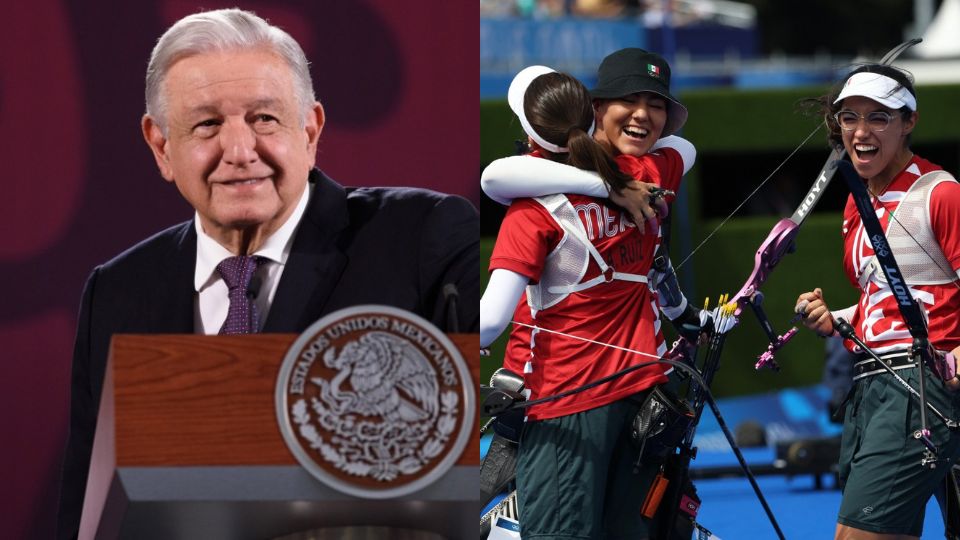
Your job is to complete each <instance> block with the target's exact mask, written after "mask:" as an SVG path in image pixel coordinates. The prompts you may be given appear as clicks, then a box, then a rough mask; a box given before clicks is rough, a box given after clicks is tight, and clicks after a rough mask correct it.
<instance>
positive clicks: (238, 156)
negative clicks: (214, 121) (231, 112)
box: [220, 121, 260, 167]
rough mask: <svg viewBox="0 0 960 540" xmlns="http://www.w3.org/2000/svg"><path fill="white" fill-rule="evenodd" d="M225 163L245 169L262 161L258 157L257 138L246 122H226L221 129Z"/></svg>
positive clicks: (221, 143)
mask: <svg viewBox="0 0 960 540" xmlns="http://www.w3.org/2000/svg"><path fill="white" fill-rule="evenodd" d="M220 145H221V146H222V148H223V161H224V162H225V163H227V164H230V165H233V166H235V167H244V166H246V165H249V164H250V163H254V162H256V161H257V160H259V159H260V157H259V156H258V155H257V136H256V134H255V133H254V132H253V129H251V127H250V126H249V125H247V123H246V122H241V121H238V122H224V124H223V127H222V128H221V129H220Z"/></svg>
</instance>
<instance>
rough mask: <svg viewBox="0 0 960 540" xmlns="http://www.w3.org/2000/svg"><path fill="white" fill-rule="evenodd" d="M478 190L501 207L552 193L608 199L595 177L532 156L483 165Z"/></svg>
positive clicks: (597, 177) (604, 187)
mask: <svg viewBox="0 0 960 540" xmlns="http://www.w3.org/2000/svg"><path fill="white" fill-rule="evenodd" d="M480 187H481V188H482V189H483V192H484V193H486V194H487V197H490V198H491V199H493V200H495V201H497V202H498V203H500V204H503V205H509V204H510V201H512V200H513V199H519V198H521V197H541V196H543V195H553V194H554V193H576V194H579V195H589V196H591V197H600V198H607V197H608V196H609V190H608V189H607V186H606V184H604V183H603V180H602V179H601V178H600V175H599V174H597V173H595V172H591V171H585V170H583V169H578V168H576V167H571V166H569V165H564V164H562V163H557V162H556V161H550V160H549V159H543V158H538V157H534V156H512V157H507V158H501V159H498V160H496V161H494V162H493V163H491V164H490V165H487V168H486V169H484V170H483V174H482V175H481V176H480Z"/></svg>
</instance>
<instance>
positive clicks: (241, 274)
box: [217, 255, 263, 334]
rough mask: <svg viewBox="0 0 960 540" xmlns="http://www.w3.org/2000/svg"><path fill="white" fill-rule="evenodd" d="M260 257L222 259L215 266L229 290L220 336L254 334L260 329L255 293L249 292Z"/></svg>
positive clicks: (243, 256)
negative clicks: (227, 305)
mask: <svg viewBox="0 0 960 540" xmlns="http://www.w3.org/2000/svg"><path fill="white" fill-rule="evenodd" d="M262 261H263V259H262V258H261V257H248V256H246V255H239V256H236V257H230V258H228V259H224V260H223V261H221V262H220V264H218V265H217V272H220V275H221V276H222V277H223V281H224V282H225V283H226V284H227V288H228V289H230V309H229V311H227V320H225V321H223V326H221V327H220V333H221V334H255V333H256V332H257V331H259V329H260V317H259V314H258V313H257V306H256V303H255V302H254V299H255V298H256V293H254V292H253V291H251V290H250V279H251V278H253V274H254V272H256V271H257V266H259V265H260V263H261V262H262Z"/></svg>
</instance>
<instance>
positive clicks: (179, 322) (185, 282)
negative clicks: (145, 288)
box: [154, 221, 197, 334]
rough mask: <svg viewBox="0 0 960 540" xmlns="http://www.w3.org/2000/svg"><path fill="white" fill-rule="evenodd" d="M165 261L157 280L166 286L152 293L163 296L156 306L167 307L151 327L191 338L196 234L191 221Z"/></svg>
mask: <svg viewBox="0 0 960 540" xmlns="http://www.w3.org/2000/svg"><path fill="white" fill-rule="evenodd" d="M165 260H166V265H164V270H163V272H162V275H161V276H160V277H159V279H162V280H166V285H164V286H160V287H157V288H156V289H155V290H156V291H157V293H159V294H162V295H164V296H165V297H164V298H158V299H157V305H163V306H168V307H167V308H166V309H163V310H160V311H161V313H162V317H160V319H159V320H157V321H155V323H154V327H155V328H157V332H165V333H177V334H192V333H193V332H194V324H193V311H194V306H193V300H194V292H195V291H194V287H193V275H194V272H195V269H196V264H197V233H196V230H195V229H194V224H193V221H188V222H187V223H185V224H184V226H183V229H182V230H181V231H179V233H178V234H177V238H176V243H175V244H174V246H173V251H172V253H170V255H169V256H168V257H166V258H165ZM172 291H176V292H172Z"/></svg>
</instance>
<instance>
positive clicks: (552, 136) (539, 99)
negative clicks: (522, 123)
mask: <svg viewBox="0 0 960 540" xmlns="http://www.w3.org/2000/svg"><path fill="white" fill-rule="evenodd" d="M524 113H525V114H526V116H527V119H528V121H529V122H530V125H531V127H532V128H533V129H534V130H536V132H537V134H538V135H540V136H541V137H543V139H544V140H545V141H547V142H549V143H551V144H555V145H557V146H558V147H562V148H566V149H567V152H564V153H554V152H550V151H547V150H545V149H541V152H542V154H543V155H544V156H545V157H547V158H549V159H551V160H553V161H557V162H560V163H565V164H567V165H571V166H573V167H577V168H579V169H584V170H588V171H596V172H597V173H598V174H599V175H600V178H602V179H603V181H604V182H605V183H606V184H607V186H609V187H610V189H611V190H612V191H614V192H615V193H620V191H621V190H622V189H624V188H625V187H626V186H627V184H628V183H629V182H631V181H632V180H633V178H631V177H630V176H628V175H626V174H624V173H623V172H621V171H620V168H619V167H618V166H617V162H616V161H615V160H614V159H613V156H611V155H610V152H609V151H607V149H606V148H604V147H603V146H602V145H601V144H600V143H598V142H597V141H595V140H594V139H593V137H591V136H590V135H589V133H588V131H589V130H590V127H591V126H593V122H594V112H593V103H592V100H591V99H590V93H589V92H588V91H587V88H586V87H585V86H583V83H581V82H580V81H578V80H577V79H575V78H574V77H572V76H570V75H567V74H566V73H558V72H552V73H547V74H544V75H540V76H539V77H537V78H536V79H534V80H533V81H532V82H531V83H530V85H529V86H528V87H527V90H526V92H525V96H524Z"/></svg>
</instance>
